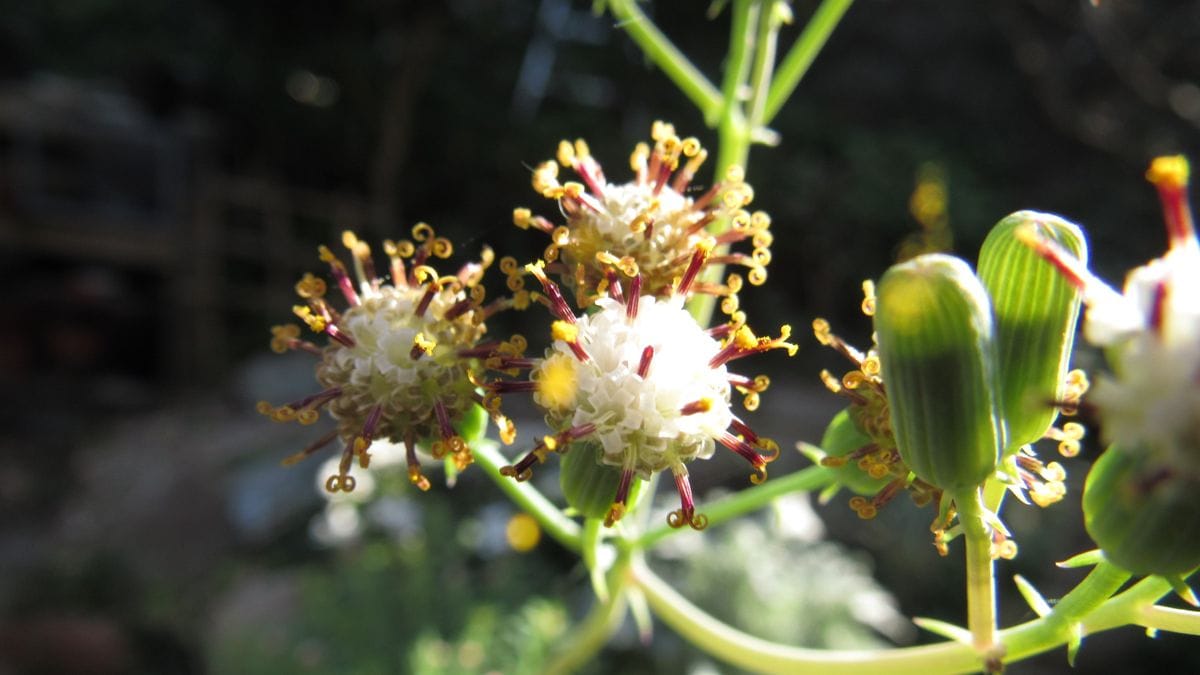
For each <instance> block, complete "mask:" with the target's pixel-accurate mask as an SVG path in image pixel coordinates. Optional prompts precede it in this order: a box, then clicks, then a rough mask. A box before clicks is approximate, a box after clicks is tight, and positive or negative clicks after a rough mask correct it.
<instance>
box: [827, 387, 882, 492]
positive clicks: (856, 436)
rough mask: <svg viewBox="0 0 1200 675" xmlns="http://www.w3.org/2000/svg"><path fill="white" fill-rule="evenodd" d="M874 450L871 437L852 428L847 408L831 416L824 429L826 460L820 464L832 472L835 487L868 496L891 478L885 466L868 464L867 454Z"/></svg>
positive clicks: (870, 455) (853, 423) (853, 425)
mask: <svg viewBox="0 0 1200 675" xmlns="http://www.w3.org/2000/svg"><path fill="white" fill-rule="evenodd" d="M876 447H878V446H877V445H876V444H875V443H874V442H873V441H872V440H871V437H870V436H868V435H867V434H866V433H865V432H863V431H862V430H861V429H859V428H858V425H857V424H855V422H854V418H853V417H851V410H850V408H846V409H844V410H842V411H841V412H839V413H838V414H836V415H834V416H833V419H832V420H830V422H829V426H828V427H826V428H825V435H824V436H822V437H821V450H822V451H824V452H825V455H826V457H825V458H824V459H822V460H821V464H822V465H823V466H827V467H830V468H831V469H832V471H833V474H834V476H836V477H837V482H838V483H839V484H841V485H844V486H845V487H847V488H849V489H850V490H851V491H853V492H855V493H856V494H860V495H865V496H871V495H874V494H876V493H878V492H879V491H880V490H882V489H883V488H884V487H885V486H886V485H887V484H888V483H890V482H892V479H893V478H895V476H893V475H892V474H891V472H889V471H888V466H887V465H886V464H882V463H878V462H872V461H871V459H872V454H873V453H872V452H871V451H872V449H874V448H876Z"/></svg>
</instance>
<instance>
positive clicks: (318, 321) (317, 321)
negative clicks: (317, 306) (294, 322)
mask: <svg viewBox="0 0 1200 675" xmlns="http://www.w3.org/2000/svg"><path fill="white" fill-rule="evenodd" d="M292 313H293V314H295V315H296V316H297V317H299V319H300V320H301V321H303V322H304V323H306V324H308V327H309V328H311V329H312V331H313V332H314V333H323V332H325V319H323V318H321V317H319V316H317V315H316V314H313V311H312V309H311V308H308V307H305V306H304V305H294V306H292Z"/></svg>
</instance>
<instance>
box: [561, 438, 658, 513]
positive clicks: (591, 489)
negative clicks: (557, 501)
mask: <svg viewBox="0 0 1200 675" xmlns="http://www.w3.org/2000/svg"><path fill="white" fill-rule="evenodd" d="M602 451H603V448H602V447H601V446H600V443H599V442H596V441H578V442H575V443H572V444H571V449H570V451H568V452H567V454H566V456H564V457H563V459H562V467H561V470H560V473H559V478H558V480H559V485H560V486H561V487H562V491H563V496H564V497H566V499H567V503H568V504H570V505H571V507H572V508H574V509H575V510H576V511H578V512H579V513H581V514H582V515H584V516H586V517H588V518H606V519H608V518H611V517H612V516H613V515H614V514H613V513H612V509H613V508H616V507H615V506H614V504H616V503H622V504H623V503H626V502H627V503H628V504H630V505H633V504H634V503H636V501H637V492H638V488H639V487H640V486H641V484H642V480H641V479H640V478H638V477H637V476H636V475H633V474H632V472H631V473H630V476H631V480H630V484H629V485H626V486H625V488H624V489H625V491H626V494H627V495H628V497H627V498H626V499H618V493H619V491H620V490H621V489H622V488H621V476H622V475H623V472H622V470H621V468H620V467H615V466H609V465H607V464H602V463H601V462H600V454H601V452H602ZM619 519H620V514H617V517H616V518H613V520H614V522H615V520H619Z"/></svg>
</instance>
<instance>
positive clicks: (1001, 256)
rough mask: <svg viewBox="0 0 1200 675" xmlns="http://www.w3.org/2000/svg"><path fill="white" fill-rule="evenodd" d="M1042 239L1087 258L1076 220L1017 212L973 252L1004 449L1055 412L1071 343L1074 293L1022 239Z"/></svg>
mask: <svg viewBox="0 0 1200 675" xmlns="http://www.w3.org/2000/svg"><path fill="white" fill-rule="evenodd" d="M1031 228H1032V229H1033V231H1035V232H1036V233H1037V234H1038V235H1039V236H1040V237H1041V238H1044V239H1047V240H1050V241H1053V242H1055V243H1056V244H1058V245H1059V246H1061V247H1062V248H1063V250H1065V251H1067V252H1069V253H1070V254H1072V255H1074V256H1075V257H1076V258H1078V259H1079V260H1080V261H1081V262H1082V263H1084V264H1086V263H1087V242H1086V240H1085V239H1084V236H1083V232H1082V231H1081V230H1080V229H1079V228H1078V227H1077V226H1075V225H1073V224H1071V223H1069V222H1067V221H1065V220H1063V219H1062V218H1059V217H1058V216H1055V215H1051V214H1048V213H1038V212H1036V211H1018V212H1016V213H1014V214H1012V215H1010V216H1008V217H1007V218H1004V219H1003V220H1001V221H1000V222H999V223H997V224H996V226H995V227H993V228H992V231H991V232H990V233H989V234H988V236H987V239H986V240H984V242H983V247H982V248H981V249H980V251H979V279H980V281H982V282H983V285H984V287H985V288H986V289H987V292H988V295H989V296H990V297H991V301H992V310H993V313H994V317H995V324H996V359H997V363H998V365H999V371H998V372H999V384H1000V393H1001V409H1002V410H1003V411H1004V415H1005V419H1006V421H1007V428H1008V450H1009V451H1015V450H1016V449H1018V448H1020V447H1021V446H1023V445H1026V444H1028V443H1032V442H1034V441H1036V440H1038V439H1039V438H1041V437H1042V436H1043V435H1045V433H1046V430H1048V429H1049V428H1050V425H1051V424H1053V423H1054V419H1055V417H1056V416H1057V414H1058V410H1057V409H1056V408H1055V407H1054V405H1053V402H1054V401H1058V400H1061V398H1062V395H1063V383H1064V380H1065V378H1066V374H1067V368H1068V367H1069V364H1070V360H1071V347H1072V345H1073V344H1074V342H1075V324H1076V321H1077V320H1078V318H1079V305H1080V293H1079V291H1078V290H1077V289H1076V288H1075V287H1074V286H1072V285H1071V284H1070V283H1068V281H1067V280H1066V278H1065V277H1064V276H1063V275H1062V274H1061V273H1060V272H1059V271H1058V270H1057V269H1055V267H1054V266H1053V265H1051V264H1050V263H1049V262H1047V261H1046V260H1045V259H1044V258H1042V256H1040V255H1038V253H1037V252H1036V251H1034V250H1033V249H1032V248H1030V247H1029V246H1028V245H1026V244H1025V243H1023V242H1022V241H1021V236H1020V233H1021V231H1023V230H1025V231H1028V230H1029V229H1031Z"/></svg>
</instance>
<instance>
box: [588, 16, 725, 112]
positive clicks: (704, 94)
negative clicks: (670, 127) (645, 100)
mask: <svg viewBox="0 0 1200 675" xmlns="http://www.w3.org/2000/svg"><path fill="white" fill-rule="evenodd" d="M608 9H609V11H610V12H612V15H613V16H614V17H615V18H616V19H617V21H618V23H617V26H618V27H619V28H621V29H622V30H624V31H625V32H626V33H628V34H629V37H630V38H631V39H632V40H633V41H634V42H635V43H636V44H637V46H638V47H639V48H640V49H641V50H642V53H643V54H645V55H646V57H647V58H649V59H650V60H651V61H653V62H654V64H655V65H656V66H658V67H659V68H661V69H662V71H663V72H664V73H666V74H667V77H669V78H671V81H672V82H674V83H675V86H677V87H679V90H680V91H682V92H683V94H684V95H685V96H687V97H688V98H689V99H691V101H692V103H694V104H695V105H696V107H697V108H699V109H700V112H701V114H703V115H704V119H705V120H707V121H708V123H709V124H714V123H716V120H717V118H718V117H719V116H720V114H721V108H722V101H721V93H720V92H719V91H717V88H716V87H715V86H713V84H712V83H711V82H709V81H708V78H706V77H704V74H703V73H701V72H700V71H699V70H698V69H697V68H696V66H694V65H692V62H691V61H690V60H688V58H687V57H686V56H684V55H683V52H681V51H679V49H678V48H677V47H676V46H675V45H674V44H672V43H671V41H670V39H668V38H667V36H666V35H663V33H662V31H660V30H659V29H658V27H657V26H655V25H654V22H653V21H651V20H650V19H649V18H648V17H647V16H646V15H645V14H643V13H642V10H641V9H639V8H638V6H637V3H636V2H635V1H634V0H609V2H608Z"/></svg>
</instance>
